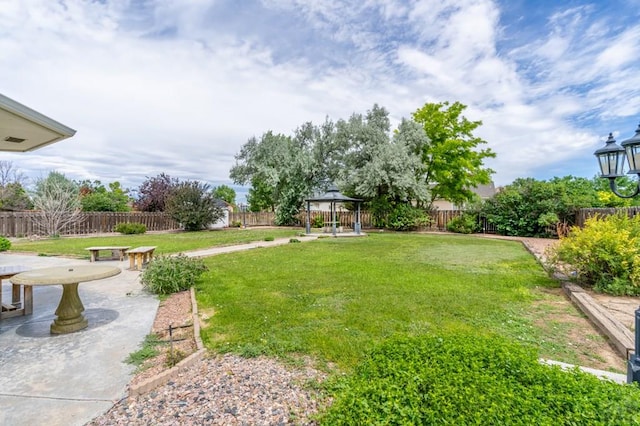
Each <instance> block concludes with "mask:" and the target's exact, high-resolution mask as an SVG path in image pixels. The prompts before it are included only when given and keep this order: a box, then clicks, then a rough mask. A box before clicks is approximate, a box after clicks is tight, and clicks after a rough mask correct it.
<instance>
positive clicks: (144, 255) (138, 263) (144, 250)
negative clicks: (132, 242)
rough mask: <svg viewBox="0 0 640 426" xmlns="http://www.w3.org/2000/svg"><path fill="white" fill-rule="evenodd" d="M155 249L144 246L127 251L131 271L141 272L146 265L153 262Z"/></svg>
mask: <svg viewBox="0 0 640 426" xmlns="http://www.w3.org/2000/svg"><path fill="white" fill-rule="evenodd" d="M155 249H156V247H155V246H143V247H136V248H134V249H131V250H127V252H126V253H127V256H129V269H132V270H141V269H142V267H143V266H144V265H145V264H146V263H149V262H151V260H152V259H153V251H154V250H155Z"/></svg>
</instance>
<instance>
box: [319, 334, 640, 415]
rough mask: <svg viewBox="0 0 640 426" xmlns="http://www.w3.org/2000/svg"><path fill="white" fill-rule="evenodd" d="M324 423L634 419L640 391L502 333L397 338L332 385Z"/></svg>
mask: <svg viewBox="0 0 640 426" xmlns="http://www.w3.org/2000/svg"><path fill="white" fill-rule="evenodd" d="M328 386H329V390H330V391H331V392H332V393H333V395H332V397H333V404H332V405H331V407H330V408H329V409H328V410H327V411H326V412H325V413H324V414H322V415H321V417H320V419H319V420H320V422H321V424H330V425H354V424H397V425H399V424H414V425H415V424H424V425H427V424H443V425H444V424H450V425H470V424H483V425H578V424H620V425H621V424H637V422H638V421H640V411H639V410H640V390H639V389H638V387H637V386H635V385H619V384H616V383H614V382H610V381H602V380H600V379H598V378H597V377H595V376H592V375H590V374H588V373H584V372H582V371H580V370H578V369H574V370H570V371H563V370H561V369H560V368H559V367H557V366H553V367H552V366H549V365H544V364H540V363H539V362H538V359H537V354H536V353H535V351H532V350H531V348H529V347H524V346H520V345H518V344H516V343H512V342H509V341H507V340H506V339H504V338H500V337H489V336H481V335H471V334H455V335H453V334H450V335H442V336H435V335H430V336H422V337H413V338H409V337H402V338H395V339H391V340H390V341H388V342H387V343H384V344H382V345H381V346H379V347H378V348H376V349H374V350H373V351H371V352H370V353H369V354H368V356H367V357H366V358H365V360H364V361H363V362H362V363H361V364H360V365H359V366H358V367H357V368H356V371H355V373H354V374H352V375H348V376H341V377H339V378H337V379H334V380H333V381H332V382H331V383H330V384H329V385H328Z"/></svg>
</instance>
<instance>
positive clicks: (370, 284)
mask: <svg viewBox="0 0 640 426" xmlns="http://www.w3.org/2000/svg"><path fill="white" fill-rule="evenodd" d="M205 264H206V265H207V266H208V267H209V271H208V272H206V273H205V274H204V275H203V279H202V280H201V281H200V283H199V284H198V286H197V298H198V303H199V305H200V306H201V310H203V311H215V316H213V317H211V319H210V323H209V326H208V327H205V328H204V329H203V339H204V341H205V342H206V344H207V345H208V346H209V347H210V348H212V349H214V350H217V351H234V352H237V353H241V354H244V355H260V354H267V355H278V356H285V357H287V356H290V355H292V354H295V353H306V354H312V355H314V356H315V357H316V358H317V359H319V360H324V361H326V362H331V363H335V364H337V365H338V366H339V367H340V368H345V369H349V368H351V367H353V366H354V365H355V364H356V363H357V362H358V361H359V360H360V359H361V358H362V356H363V354H364V353H365V352H366V351H367V350H369V349H371V348H372V347H373V346H374V345H375V344H378V343H380V342H381V341H383V340H385V339H386V338H388V337H390V336H393V335H396V334H401V335H422V334H424V333H428V332H433V331H434V330H467V331H470V330H478V329H482V330H495V331H496V333H499V334H501V335H504V336H507V337H509V338H512V339H514V340H520V341H523V342H524V343H526V344H529V345H532V346H535V345H536V344H537V342H539V341H545V340H547V339H545V337H547V336H544V335H542V332H541V331H540V330H538V329H537V328H536V327H534V324H533V321H534V318H532V317H531V315H528V314H526V313H527V312H528V309H527V308H529V307H531V306H532V303H533V302H535V301H539V300H542V299H544V297H545V296H544V295H543V294H540V292H539V291H537V289H539V288H549V287H557V286H558V284H557V282H555V281H553V280H551V279H550V278H549V277H548V276H547V275H546V273H545V272H544V271H543V270H542V268H541V267H540V266H539V265H538V264H537V263H536V261H535V260H534V259H533V257H532V256H531V255H530V254H529V253H528V252H527V251H526V250H525V249H524V248H523V247H522V245H521V244H519V243H516V242H512V241H500V240H489V239H481V238H476V237H467V236H461V235H455V236H449V235H424V234H422V235H421V234H394V233H391V234H375V235H370V236H368V237H367V238H344V239H335V238H330V239H322V240H318V241H315V242H313V243H309V244H295V245H292V244H288V245H285V246H280V247H275V248H269V249H268V250H253V251H250V252H244V253H235V254H229V255H221V256H216V257H212V258H208V259H205ZM523 330H526V332H525V333H523ZM521 337H522V338H521ZM543 349H545V350H546V349H548V348H543ZM554 351H557V352H558V353H562V352H565V351H570V349H569V348H567V345H566V344H565V345H563V344H562V343H560V344H558V345H557V347H556V348H555V349H554ZM542 355H543V356H548V357H552V358H553V355H555V353H546V354H545V353H544V352H543V354H542ZM555 359H558V358H555ZM561 360H566V358H565V359H561ZM567 362H571V361H570V360H569V361H567Z"/></svg>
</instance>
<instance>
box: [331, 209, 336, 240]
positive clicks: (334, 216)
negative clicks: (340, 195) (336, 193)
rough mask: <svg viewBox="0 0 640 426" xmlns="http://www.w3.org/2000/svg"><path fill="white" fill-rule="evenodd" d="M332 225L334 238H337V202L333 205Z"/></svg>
mask: <svg viewBox="0 0 640 426" xmlns="http://www.w3.org/2000/svg"><path fill="white" fill-rule="evenodd" d="M331 224H332V227H333V229H332V231H333V236H334V237H335V236H336V202H335V201H333V202H332V203H331Z"/></svg>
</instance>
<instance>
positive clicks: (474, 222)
mask: <svg viewBox="0 0 640 426" xmlns="http://www.w3.org/2000/svg"><path fill="white" fill-rule="evenodd" d="M447 230H448V231H449V232H456V233H458V234H473V233H474V232H478V231H480V224H479V223H478V216H477V215H476V214H471V213H462V214H461V215H460V216H458V217H454V218H453V219H451V220H450V221H449V223H447Z"/></svg>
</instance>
